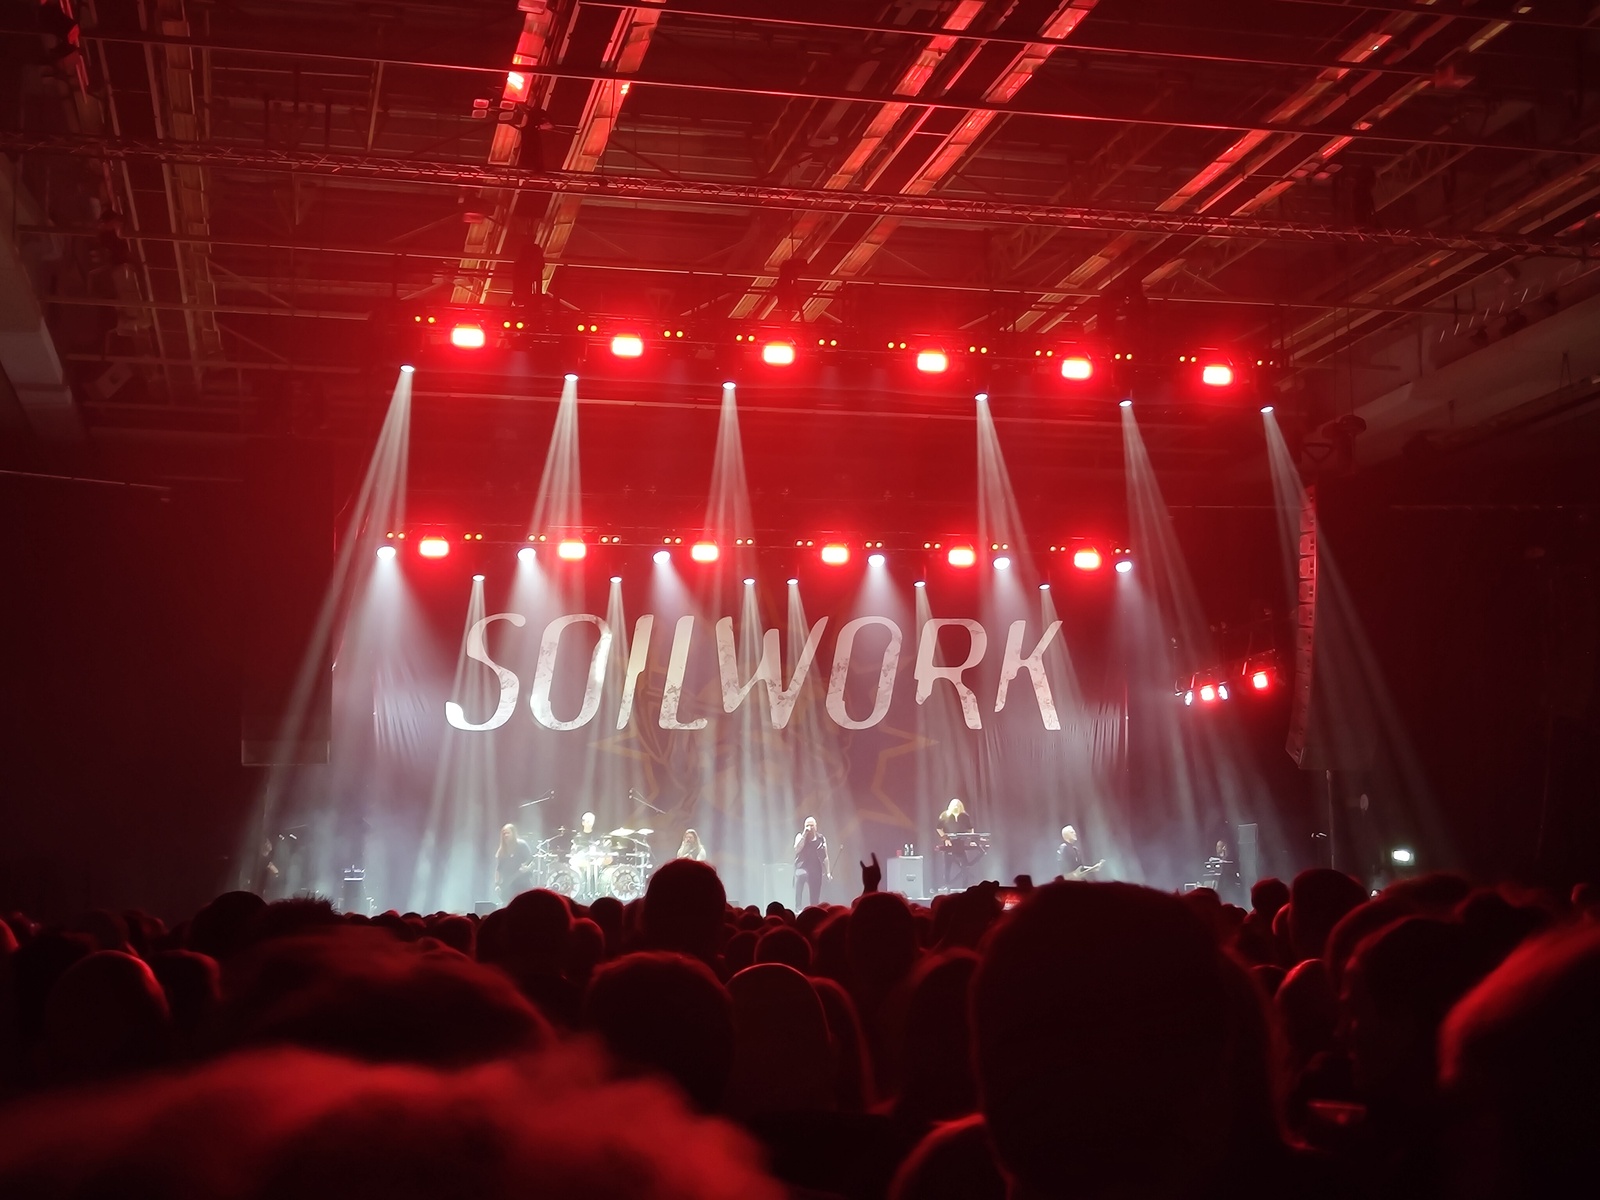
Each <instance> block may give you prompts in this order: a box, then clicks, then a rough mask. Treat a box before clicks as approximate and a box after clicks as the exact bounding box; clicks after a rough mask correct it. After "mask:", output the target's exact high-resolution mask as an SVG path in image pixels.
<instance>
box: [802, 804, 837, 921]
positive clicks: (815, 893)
mask: <svg viewBox="0 0 1600 1200" xmlns="http://www.w3.org/2000/svg"><path fill="white" fill-rule="evenodd" d="M832 878H833V872H832V870H831V869H830V868H829V866H828V839H827V838H825V837H823V836H822V834H820V833H819V832H817V819H816V818H815V817H807V818H806V823H805V827H804V828H802V829H801V830H800V832H799V833H797V834H795V835H794V910H795V912H799V911H800V905H801V902H802V900H803V899H804V897H805V895H806V893H807V892H808V891H809V892H810V894H811V905H812V907H815V906H816V905H817V903H818V902H819V901H820V900H821V899H822V881H823V880H824V879H832Z"/></svg>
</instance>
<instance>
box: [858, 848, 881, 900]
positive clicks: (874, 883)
mask: <svg viewBox="0 0 1600 1200" xmlns="http://www.w3.org/2000/svg"><path fill="white" fill-rule="evenodd" d="M882 882H883V868H882V867H880V866H879V865H878V856H877V854H873V856H872V862H871V863H862V864H861V891H862V893H863V894H865V893H867V892H875V891H877V890H878V885H879V884H880V883H882Z"/></svg>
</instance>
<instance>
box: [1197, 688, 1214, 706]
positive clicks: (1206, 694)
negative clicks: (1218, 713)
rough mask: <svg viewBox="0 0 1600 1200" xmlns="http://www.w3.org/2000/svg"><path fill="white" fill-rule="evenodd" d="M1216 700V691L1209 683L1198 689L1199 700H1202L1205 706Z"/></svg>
mask: <svg viewBox="0 0 1600 1200" xmlns="http://www.w3.org/2000/svg"><path fill="white" fill-rule="evenodd" d="M1216 698H1217V689H1216V688H1214V687H1212V686H1211V685H1210V684H1209V683H1208V684H1206V685H1205V687H1203V688H1201V689H1200V699H1202V700H1204V701H1205V702H1206V703H1207V704H1210V703H1211V702H1212V701H1213V700H1215V699H1216Z"/></svg>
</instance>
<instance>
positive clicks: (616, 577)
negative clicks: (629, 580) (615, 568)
mask: <svg viewBox="0 0 1600 1200" xmlns="http://www.w3.org/2000/svg"><path fill="white" fill-rule="evenodd" d="M611 582H612V583H621V582H622V576H621V575H613V576H612V577H611Z"/></svg>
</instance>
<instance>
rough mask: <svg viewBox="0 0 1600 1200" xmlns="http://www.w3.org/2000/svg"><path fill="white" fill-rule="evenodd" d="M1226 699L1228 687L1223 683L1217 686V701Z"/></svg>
mask: <svg viewBox="0 0 1600 1200" xmlns="http://www.w3.org/2000/svg"><path fill="white" fill-rule="evenodd" d="M1227 698H1228V685H1227V684H1225V683H1219V684H1217V699H1218V700H1226V699H1227Z"/></svg>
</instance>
